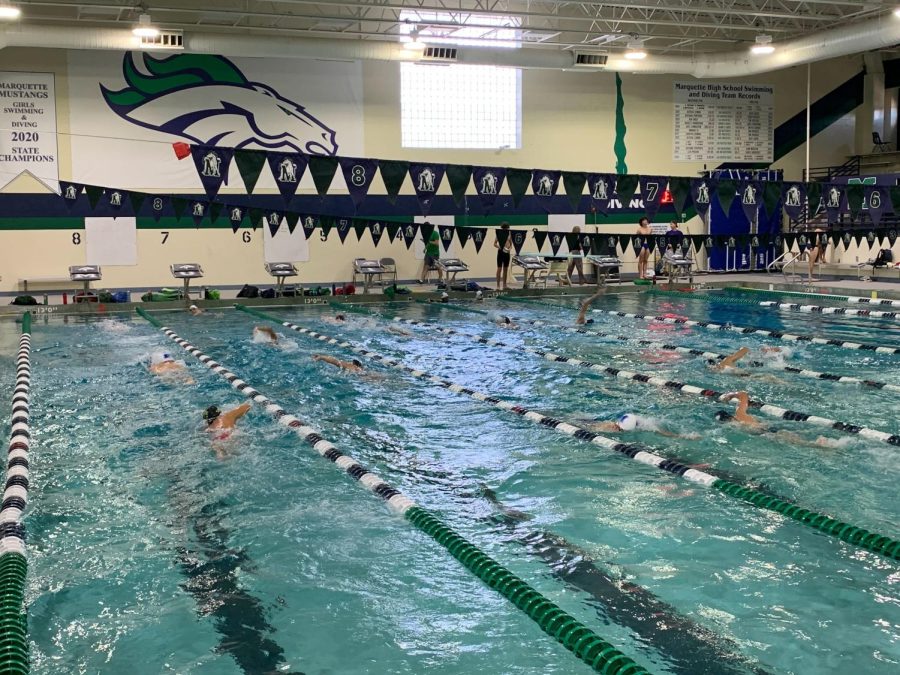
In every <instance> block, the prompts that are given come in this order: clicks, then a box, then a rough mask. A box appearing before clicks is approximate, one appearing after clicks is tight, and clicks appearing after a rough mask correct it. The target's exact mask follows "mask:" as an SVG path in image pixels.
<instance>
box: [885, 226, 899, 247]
mask: <svg viewBox="0 0 900 675" xmlns="http://www.w3.org/2000/svg"><path fill="white" fill-rule="evenodd" d="M887 240H888V243H889V244H890V245H891V248H894V244H895V243H896V241H897V229H896V228H894V227H891V228H889V229H888V231H887Z"/></svg>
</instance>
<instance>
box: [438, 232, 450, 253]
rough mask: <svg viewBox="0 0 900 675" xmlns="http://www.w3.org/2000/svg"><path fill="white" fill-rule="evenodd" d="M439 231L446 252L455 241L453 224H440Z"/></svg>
mask: <svg viewBox="0 0 900 675" xmlns="http://www.w3.org/2000/svg"><path fill="white" fill-rule="evenodd" d="M438 233H439V234H440V235H441V245H442V246H443V247H444V253H446V252H447V251H448V250H449V249H450V245H451V244H452V243H453V227H452V226H451V225H438Z"/></svg>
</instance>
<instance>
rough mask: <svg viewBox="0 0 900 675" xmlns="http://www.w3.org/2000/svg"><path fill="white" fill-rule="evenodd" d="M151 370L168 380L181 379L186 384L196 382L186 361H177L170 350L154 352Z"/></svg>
mask: <svg viewBox="0 0 900 675" xmlns="http://www.w3.org/2000/svg"><path fill="white" fill-rule="evenodd" d="M149 371H150V372H151V373H153V374H154V375H159V376H160V377H161V378H164V379H168V380H179V381H181V382H184V384H194V378H192V377H191V376H190V374H189V373H188V369H187V366H186V365H185V364H184V361H176V360H175V359H174V358H173V357H172V355H171V354H170V353H169V352H163V353H162V354H154V355H153V357H152V359H151V362H150V368H149Z"/></svg>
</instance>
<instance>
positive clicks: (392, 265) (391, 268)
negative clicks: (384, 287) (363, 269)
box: [378, 258, 397, 284]
mask: <svg viewBox="0 0 900 675" xmlns="http://www.w3.org/2000/svg"><path fill="white" fill-rule="evenodd" d="M378 262H380V263H381V266H382V267H383V268H384V274H386V275H387V276H389V277H391V279H392V280H393V282H394V283H395V284H396V283H397V263H396V262H395V261H394V259H393V258H382V259H381V260H379V261H378Z"/></svg>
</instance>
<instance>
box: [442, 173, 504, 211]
mask: <svg viewBox="0 0 900 675" xmlns="http://www.w3.org/2000/svg"><path fill="white" fill-rule="evenodd" d="M471 178H472V167H471V166H468V165H461V164H448V165H447V182H448V183H450V192H451V193H452V194H453V201H454V202H455V203H456V205H457V206H462V204H463V200H464V199H465V197H466V190H468V189H469V180H470V179H471ZM476 189H477V183H476ZM497 190H498V192H499V188H498V189H497ZM482 201H483V200H482Z"/></svg>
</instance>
